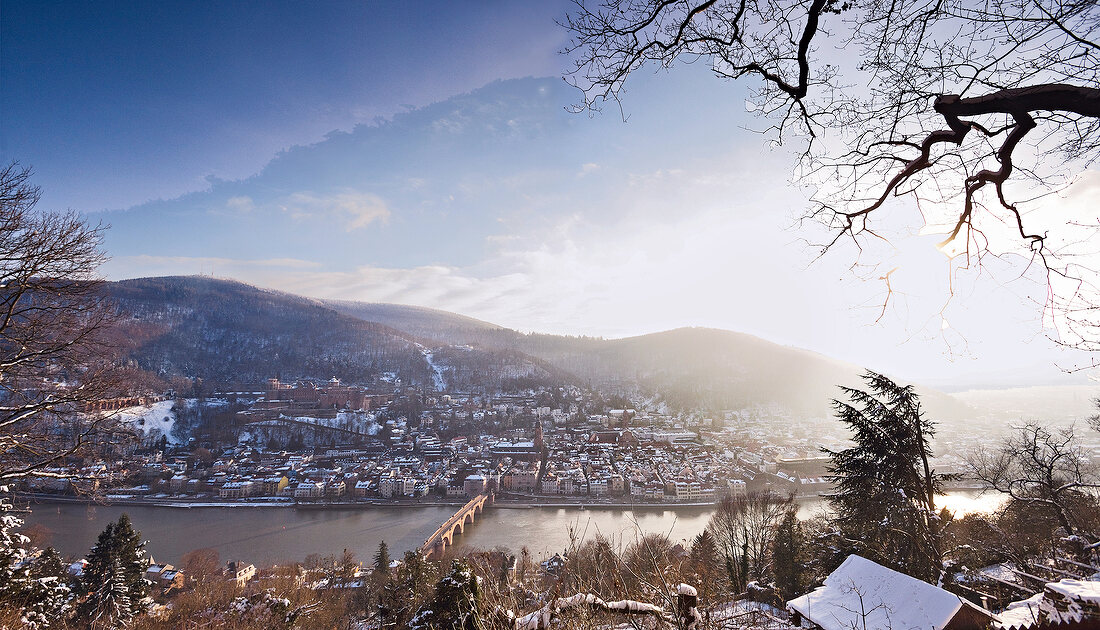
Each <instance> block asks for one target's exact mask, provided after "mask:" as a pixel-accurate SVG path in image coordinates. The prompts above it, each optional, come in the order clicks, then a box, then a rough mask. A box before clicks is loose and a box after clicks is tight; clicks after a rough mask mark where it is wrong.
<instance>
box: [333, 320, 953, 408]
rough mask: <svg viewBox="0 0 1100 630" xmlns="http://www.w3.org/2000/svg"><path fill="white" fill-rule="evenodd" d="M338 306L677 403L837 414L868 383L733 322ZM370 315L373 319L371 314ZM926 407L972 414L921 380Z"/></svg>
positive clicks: (854, 369) (856, 370) (846, 368)
mask: <svg viewBox="0 0 1100 630" xmlns="http://www.w3.org/2000/svg"><path fill="white" fill-rule="evenodd" d="M326 304H329V305H332V306H333V307H334V308H336V309H337V310H340V311H341V312H343V313H347V314H349V315H354V316H356V317H360V318H362V319H366V320H369V321H376V322H380V323H385V324H386V325H388V326H392V327H394V328H398V329H401V330H405V331H406V332H410V333H415V334H417V335H419V336H423V337H429V338H432V339H434V340H436V341H438V342H442V343H447V344H462V345H472V346H475V347H479V348H483V349H487V350H492V351H512V352H518V353H521V354H523V355H527V356H532V357H538V358H540V359H543V360H544V361H546V362H547V363H548V364H550V365H553V366H556V367H557V368H560V369H561V370H563V371H565V372H568V373H570V374H573V375H575V376H576V377H578V378H579V379H580V380H581V381H582V382H584V383H587V384H590V385H592V386H594V387H597V388H599V389H602V390H605V391H608V392H612V393H618V394H623V395H627V396H628V397H630V396H634V397H638V396H644V397H650V396H656V397H658V398H660V399H661V400H663V401H664V402H666V403H667V404H669V405H670V406H672V407H682V408H689V407H698V406H703V407H709V408H712V409H740V408H744V407H750V406H754V405H764V406H767V405H775V406H777V407H780V408H782V409H785V410H787V411H790V412H792V413H797V414H801V415H810V416H829V415H831V414H832V411H831V407H830V401H831V400H832V399H833V398H835V397H837V396H838V395H839V391H838V389H837V385H847V386H852V387H858V386H860V385H862V383H861V381H860V379H859V375H860V374H861V373H862V372H863V371H864V370H863V368H860V367H859V366H856V365H853V364H850V363H844V362H841V361H836V360H834V359H830V358H828V357H825V356H822V355H820V354H817V353H814V352H810V351H807V350H802V349H799V348H792V347H788V346H781V345H779V344H775V343H772V342H770V341H766V340H764V339H760V338H759V337H754V336H752V335H747V334H743V333H737V332H732V331H728V330H717V329H709V328H681V329H677V330H670V331H665V332H660V333H653V334H649V335H641V336H637V337H628V338H624V339H602V338H596V337H572V336H562V335H546V334H538V333H529V334H524V333H520V332H518V331H515V330H512V329H508V328H504V327H501V326H497V325H495V324H491V323H488V322H483V321H481V320H477V319H473V318H470V317H465V316H462V315H455V314H453V313H448V312H446V311H439V310H434V309H427V308H419V307H410V306H398V305H392V304H368V303H361V302H326ZM372 318H373V319H372ZM918 390H919V391H920V392H921V394H922V395H923V397H924V399H925V404H926V406H927V408H928V411H929V413H931V414H933V415H935V416H937V417H939V418H942V419H953V418H962V417H966V416H967V415H969V414H970V413H972V410H970V409H969V408H968V407H967V405H966V404H964V403H962V402H960V401H958V400H956V399H954V398H952V397H950V396H948V395H946V394H943V393H941V392H938V391H936V390H932V389H929V388H918Z"/></svg>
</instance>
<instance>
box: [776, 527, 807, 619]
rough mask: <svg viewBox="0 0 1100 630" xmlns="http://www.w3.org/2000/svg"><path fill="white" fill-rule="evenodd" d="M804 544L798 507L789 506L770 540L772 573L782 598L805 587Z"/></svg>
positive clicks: (800, 591)
mask: <svg viewBox="0 0 1100 630" xmlns="http://www.w3.org/2000/svg"><path fill="white" fill-rule="evenodd" d="M805 546H806V539H805V535H804V533H803V531H802V523H800V522H799V521H798V509H797V508H796V507H794V506H791V507H790V508H789V509H788V510H787V514H786V515H785V516H784V517H783V520H782V521H780V523H779V526H778V527H776V530H775V538H774V539H773V540H772V573H774V575H775V586H776V588H778V589H779V592H780V593H781V594H782V596H783V599H784V600H789V599H793V598H795V597H797V596H799V595H801V594H802V591H803V590H804V589H805V587H806V579H805V573H806V567H805V564H806V557H805V556H806V553H805Z"/></svg>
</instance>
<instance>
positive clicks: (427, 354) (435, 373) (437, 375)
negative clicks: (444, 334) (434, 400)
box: [416, 344, 447, 392]
mask: <svg viewBox="0 0 1100 630" xmlns="http://www.w3.org/2000/svg"><path fill="white" fill-rule="evenodd" d="M416 347H417V348H419V349H420V353H421V354H423V355H424V360H425V361H427V362H428V366H429V367H431V368H432V384H433V385H435V391H437V392H443V391H447V382H446V381H445V380H443V367H442V366H440V365H439V364H438V363H436V362H435V354H434V353H433V352H432V351H431V350H428V349H427V348H425V347H424V346H422V345H420V344H416Z"/></svg>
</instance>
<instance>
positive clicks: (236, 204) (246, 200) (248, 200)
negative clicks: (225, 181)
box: [225, 195, 256, 212]
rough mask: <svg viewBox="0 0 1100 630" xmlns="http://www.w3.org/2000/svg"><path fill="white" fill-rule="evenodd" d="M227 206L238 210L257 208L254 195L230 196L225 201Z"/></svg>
mask: <svg viewBox="0 0 1100 630" xmlns="http://www.w3.org/2000/svg"><path fill="white" fill-rule="evenodd" d="M225 207H226V208H228V209H229V210H234V211H236V212H252V210H254V209H255V208H256V205H255V203H253V201H252V197H249V196H247V195H241V196H239V197H230V198H229V199H228V200H227V201H226V202H225Z"/></svg>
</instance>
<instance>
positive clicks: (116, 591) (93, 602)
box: [81, 559, 134, 630]
mask: <svg viewBox="0 0 1100 630" xmlns="http://www.w3.org/2000/svg"><path fill="white" fill-rule="evenodd" d="M105 574H106V576H107V579H106V580H105V581H104V582H103V583H102V584H100V585H99V586H98V587H96V589H95V590H94V591H93V592H92V593H91V594H90V596H89V598H88V600H86V601H85V606H83V607H82V609H81V613H82V614H81V617H82V618H83V619H85V620H87V621H88V623H89V626H90V627H91V628H93V629H95V630H98V629H100V628H102V629H104V630H107V629H108V628H119V627H123V626H126V625H127V624H129V623H130V621H131V620H132V619H133V618H134V610H133V608H134V607H133V605H132V602H131V599H130V594H129V590H128V588H127V584H126V570H125V568H124V567H123V566H122V563H120V562H119V561H118V559H112V560H111V562H110V565H109V566H107V567H106V571H105Z"/></svg>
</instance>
